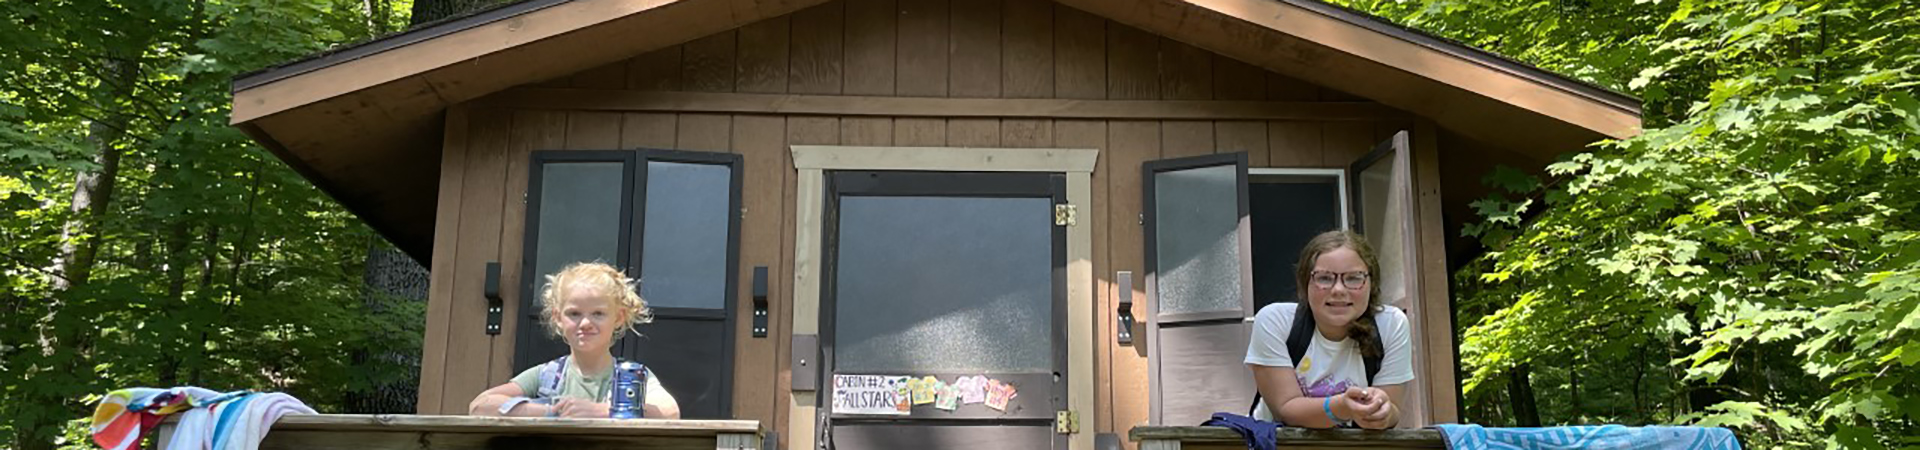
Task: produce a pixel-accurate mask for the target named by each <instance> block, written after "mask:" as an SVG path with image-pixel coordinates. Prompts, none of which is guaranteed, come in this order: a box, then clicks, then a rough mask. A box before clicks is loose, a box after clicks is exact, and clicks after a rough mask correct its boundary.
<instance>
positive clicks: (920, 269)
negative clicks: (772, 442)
mask: <svg viewBox="0 0 1920 450" xmlns="http://www.w3.org/2000/svg"><path fill="white" fill-rule="evenodd" d="M1065 186H1066V184H1065V177H1064V176H1063V175H1060V174H1030V173H956V172H856V171H840V172H831V173H830V174H829V178H828V187H827V191H828V192H826V195H827V199H828V201H827V205H826V206H827V209H826V214H827V217H826V223H827V224H828V226H827V227H826V228H827V229H826V230H825V236H824V238H825V239H824V241H823V242H824V243H825V246H824V249H825V250H826V259H825V264H823V269H825V270H824V272H823V275H824V276H823V277H822V280H823V281H825V282H824V283H822V284H823V286H822V300H823V301H822V311H821V315H822V319H823V324H822V327H821V329H822V330H823V333H822V344H823V348H822V353H823V355H824V357H825V361H826V364H823V370H824V371H825V373H823V374H822V375H823V377H822V383H823V385H826V386H829V388H828V389H829V392H828V395H825V396H823V397H822V401H821V405H820V406H821V408H822V409H823V410H824V411H827V412H828V414H827V422H828V423H825V424H821V425H822V426H823V427H827V433H826V434H827V436H826V437H825V441H826V442H829V443H831V447H832V448H836V449H846V450H853V449H897V448H917V449H947V448H994V449H1056V448H1065V446H1066V440H1065V435H1056V434H1054V432H1053V427H1052V425H1053V418H1054V412H1055V411H1057V410H1061V409H1064V407H1065V400H1066V398H1065V397H1066V392H1067V385H1066V376H1067V374H1066V373H1065V370H1066V336H1065V309H1066V231H1065V230H1066V229H1065V228H1064V227H1060V226H1055V225H1054V214H1053V211H1054V205H1057V204H1064V203H1065V196H1066V187H1065ZM840 375H880V376H909V377H915V378H924V377H929V376H930V377H934V378H935V379H937V380H940V381H942V382H945V383H954V382H956V381H959V380H960V378H961V377H971V376H984V377H987V378H991V379H994V380H998V381H1001V382H1004V383H1007V384H1010V385H1012V386H1014V388H1015V392H1017V396H1015V397H1014V398H1013V399H1012V400H1011V401H1009V402H1007V404H1006V405H1005V407H1004V408H1002V409H994V408H990V407H989V406H988V405H987V404H986V403H984V402H983V403H961V404H959V405H958V406H957V407H956V408H954V409H952V410H945V409H941V408H938V407H937V405H933V404H919V405H913V406H911V407H910V408H909V409H910V413H906V414H873V413H859V412H851V411H835V410H834V404H835V403H834V401H833V395H832V392H833V391H832V390H833V389H837V388H835V387H833V386H834V380H835V377H836V376H840Z"/></svg>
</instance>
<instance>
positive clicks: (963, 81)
mask: <svg viewBox="0 0 1920 450" xmlns="http://www.w3.org/2000/svg"><path fill="white" fill-rule="evenodd" d="M1000 20H1001V19H1000V0H968V1H960V2H955V3H953V4H952V20H951V23H952V25H951V32H952V34H951V38H950V39H951V40H952V44H950V46H949V48H952V49H953V50H952V62H951V64H949V65H948V68H949V72H948V85H949V86H951V90H950V92H948V94H949V95H951V96H954V97H971V98H1000V97H1001V84H1000V81H1001V80H1000V78H1001V77H1002V76H1003V75H1002V73H1001V72H1002V65H1001V60H1000V58H1001V54H1002V47H1001V40H1002V36H1001V30H1000ZM947 145H952V146H958V147H989V146H999V145H1000V120H999V119H953V120H950V121H948V122H947Z"/></svg>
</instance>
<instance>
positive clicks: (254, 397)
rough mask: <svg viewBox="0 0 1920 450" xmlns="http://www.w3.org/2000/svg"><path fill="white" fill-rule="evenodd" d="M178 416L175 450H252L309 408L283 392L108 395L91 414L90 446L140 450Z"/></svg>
mask: <svg viewBox="0 0 1920 450" xmlns="http://www.w3.org/2000/svg"><path fill="white" fill-rule="evenodd" d="M175 413H181V415H180V422H179V423H178V424H176V426H175V430H176V431H175V433H174V436H173V440H172V441H171V442H169V443H168V444H167V447H168V448H170V449H177V450H254V449H257V448H259V446H260V439H262V438H265V437H266V434H267V430H268V429H269V428H271V427H272V425H273V422H275V421H278V420H280V417H281V416H284V415H288V414H314V411H313V409H312V408H308V407H307V405H306V404H303V403H301V402H300V400H299V399H295V398H293V397H292V396H288V395H286V394H281V393H268V394H259V393H254V392H250V391H235V392H227V393H221V392H216V391H212V390H207V389H201V388H197V387H177V388H172V389H155V388H130V389H121V390H117V391H113V392H108V393H107V395H106V397H104V398H102V399H100V406H98V407H96V408H94V411H93V428H92V433H93V442H94V443H96V444H99V445H100V447H101V448H104V449H106V450H139V449H140V439H141V438H143V437H145V436H146V435H147V434H148V433H152V432H153V430H154V427H155V425H158V424H159V423H160V420H161V419H162V418H165V417H166V416H168V415H171V414H175Z"/></svg>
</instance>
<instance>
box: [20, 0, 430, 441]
mask: <svg viewBox="0 0 1920 450" xmlns="http://www.w3.org/2000/svg"><path fill="white" fill-rule="evenodd" d="M408 6H409V5H408V4H407V3H405V2H399V3H394V2H386V1H348V0H302V1H290V0H123V1H113V2H106V1H87V0H33V1H6V2H0V274H4V278H0V398H5V399H6V401H5V402H0V447H7V448H19V449H33V448H49V447H52V446H54V445H66V446H91V444H90V443H82V442H76V441H74V440H73V436H70V435H68V434H70V431H71V430H72V428H71V427H72V426H73V424H74V423H76V422H75V419H78V418H81V417H85V411H87V410H88V409H89V408H90V405H88V404H87V402H89V401H90V400H91V399H92V398H97V396H98V395H99V394H101V393H104V392H106V391H108V390H110V389H116V388H121V387H130V386H171V385H200V386H206V387H210V388H218V389H233V388H252V389H261V390H276V391H286V392H290V393H293V394H294V395H296V396H298V397H300V398H302V399H304V400H306V401H307V402H309V403H312V404H315V405H316V406H317V407H321V408H324V409H333V410H338V408H339V407H340V405H342V404H343V403H344V402H346V401H347V399H348V397H349V396H350V395H354V393H363V392H367V391H368V390H369V389H372V388H373V387H375V386H378V385H380V384H382V383H390V382H393V381H394V380H401V379H405V378H406V377H408V376H412V375H413V374H410V373H405V372H410V371H411V370H402V369H401V368H402V367H405V366H403V365H386V364H364V363H356V358H358V359H359V360H360V361H364V360H365V359H366V358H367V354H368V353H367V352H366V351H367V350H368V349H387V348H400V349H406V348H413V349H416V350H415V351H417V349H418V347H419V342H418V341H419V333H420V327H421V324H422V319H421V317H422V315H423V313H422V311H421V310H422V309H423V308H422V307H421V306H420V305H419V304H417V303H414V302H406V301H392V299H387V298H383V297H380V296H373V295H370V294H369V292H368V291H367V290H366V289H365V288H364V286H365V283H364V281H363V280H364V273H365V266H364V263H365V261H366V254H367V252H368V251H369V250H370V249H375V248H379V246H381V245H385V244H384V243H383V241H381V240H380V239H379V238H378V237H377V236H376V235H375V234H374V233H373V232H372V231H371V230H370V229H369V228H367V227H366V226H365V225H364V224H362V223H361V222H360V220H359V219H357V218H355V217H353V216H352V215H351V214H348V213H347V212H346V211H345V210H343V209H342V208H341V207H340V206H339V205H338V204H337V203H335V202H334V201H333V200H332V199H331V198H329V197H327V196H326V195H324V194H322V193H321V192H319V191H318V190H316V189H315V188H313V187H312V185H310V184H309V183H308V182H307V181H306V180H304V179H302V178H301V177H300V176H298V175H297V174H295V173H294V172H293V171H292V170H291V169H289V168H288V167H287V166H286V165H285V164H283V163H281V162H280V161H279V160H278V159H277V158H275V157H273V156H272V155H271V154H270V153H269V152H267V151H266V150H264V149H262V148H260V147H259V146H258V145H256V144H254V143H253V142H252V141H251V140H249V139H248V138H247V137H246V136H245V135H244V134H242V133H241V132H240V131H239V130H237V129H235V128H233V127H230V126H228V125H227V119H228V114H227V111H228V108H229V104H230V103H231V101H232V99H231V96H230V94H229V92H230V89H229V83H230V82H231V80H232V78H233V77H234V76H235V75H238V74H242V73H246V72H249V71H253V70H258V69H262V68H265V67H269V66H272V65H275V64H279V63H283V62H286V61H289V60H292V59H296V58H298V57H301V56H304V55H307V54H310V53H313V52H317V51H322V50H325V49H328V48H330V47H332V46H335V45H339V44H342V43H348V42H354V41H360V40H365V39H369V38H371V37H373V36H375V35H378V34H381V33H387V32H391V31H394V30H398V29H401V28H403V27H404V26H405V25H406V20H407V14H406V9H407V8H408ZM76 186H78V188H76ZM77 194H78V195H77Z"/></svg>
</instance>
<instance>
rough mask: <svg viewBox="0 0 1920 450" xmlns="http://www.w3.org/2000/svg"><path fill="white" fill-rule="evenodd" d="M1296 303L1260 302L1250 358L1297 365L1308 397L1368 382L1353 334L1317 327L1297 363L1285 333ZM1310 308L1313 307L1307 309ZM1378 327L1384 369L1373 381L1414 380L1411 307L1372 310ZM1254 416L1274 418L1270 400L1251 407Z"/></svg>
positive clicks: (1254, 361) (1249, 347)
mask: <svg viewBox="0 0 1920 450" xmlns="http://www.w3.org/2000/svg"><path fill="white" fill-rule="evenodd" d="M1297 307H1298V304H1297V303H1274V304H1271V305H1267V306H1266V307H1264V308H1260V313H1259V314H1256V315H1254V317H1253V336H1252V337H1250V338H1249V339H1248V340H1247V361H1246V362H1247V364H1259V365H1262V366H1270V367H1293V368H1294V372H1293V373H1294V376H1295V377H1298V378H1299V381H1300V392H1301V393H1303V394H1304V395H1306V396H1308V397H1329V396H1332V395H1334V394H1339V393H1343V392H1346V391H1347V387H1349V386H1355V387H1363V386H1367V364H1366V362H1365V361H1364V360H1362V359H1361V357H1360V345H1359V344H1358V343H1356V342H1354V341H1353V339H1350V338H1349V339H1342V340H1339V341H1335V340H1331V339H1327V337H1326V336H1323V335H1321V334H1320V333H1319V332H1318V331H1315V332H1314V333H1313V340H1312V341H1310V342H1308V343H1307V353H1306V355H1305V356H1303V357H1301V358H1300V364H1299V365H1298V366H1295V365H1294V363H1293V358H1291V357H1289V356H1288V355H1287V335H1288V334H1289V333H1291V332H1292V329H1293V314H1294V309H1295V308H1297ZM1309 314H1311V313H1309ZM1373 322H1374V324H1375V325H1377V326H1378V327H1379V330H1380V345H1381V347H1382V348H1383V349H1384V350H1385V351H1386V354H1385V355H1384V356H1382V357H1381V358H1380V373H1379V374H1376V375H1375V376H1374V377H1373V383H1374V384H1373V385H1374V386H1386V385H1392V384H1400V383H1405V382H1408V381H1413V346H1412V345H1411V342H1410V339H1411V338H1410V336H1409V335H1410V334H1411V333H1409V332H1408V331H1407V313H1406V312H1403V311H1400V308H1391V307H1389V308H1386V310H1384V311H1381V312H1379V313H1375V314H1374V315H1373ZM1253 417H1254V418H1256V419H1261V420H1273V413H1272V412H1270V411H1267V404H1266V402H1261V403H1260V405H1259V406H1256V407H1255V408H1254V410H1253Z"/></svg>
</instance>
